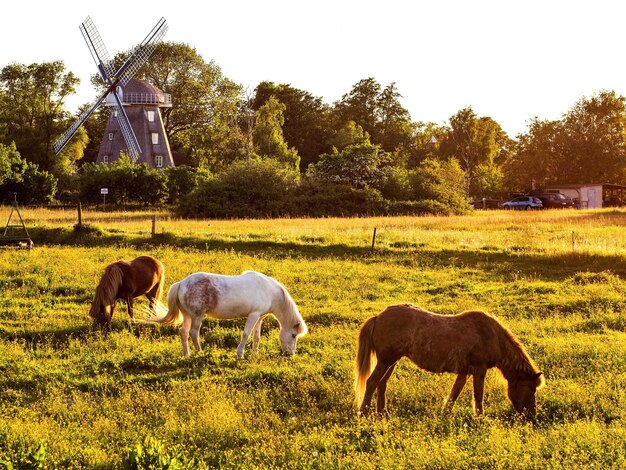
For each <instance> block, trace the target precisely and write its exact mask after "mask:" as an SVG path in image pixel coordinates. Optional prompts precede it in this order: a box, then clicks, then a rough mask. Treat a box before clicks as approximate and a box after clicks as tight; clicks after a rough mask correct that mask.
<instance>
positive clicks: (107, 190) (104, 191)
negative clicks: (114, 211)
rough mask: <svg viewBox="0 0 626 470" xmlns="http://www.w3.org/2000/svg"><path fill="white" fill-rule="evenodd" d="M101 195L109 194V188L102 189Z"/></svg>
mask: <svg viewBox="0 0 626 470" xmlns="http://www.w3.org/2000/svg"><path fill="white" fill-rule="evenodd" d="M100 194H109V188H100Z"/></svg>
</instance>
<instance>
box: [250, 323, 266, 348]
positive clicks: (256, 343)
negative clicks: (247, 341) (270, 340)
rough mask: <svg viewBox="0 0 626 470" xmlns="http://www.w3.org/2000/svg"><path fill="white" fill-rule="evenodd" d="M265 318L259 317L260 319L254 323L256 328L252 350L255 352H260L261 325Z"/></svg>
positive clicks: (253, 334) (253, 333)
mask: <svg viewBox="0 0 626 470" xmlns="http://www.w3.org/2000/svg"><path fill="white" fill-rule="evenodd" d="M263 318H265V317H261V318H259V321H258V322H256V325H254V330H253V332H252V352H253V353H254V354H256V353H258V352H259V341H261V325H262V324H263Z"/></svg>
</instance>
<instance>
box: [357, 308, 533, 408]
mask: <svg viewBox="0 0 626 470" xmlns="http://www.w3.org/2000/svg"><path fill="white" fill-rule="evenodd" d="M402 357H408V358H409V359H410V360H411V361H413V362H414V363H415V364H416V365H417V366H418V367H420V368H422V369H425V370H427V371H429V372H439V373H441V372H452V373H454V374H457V378H456V381H455V382H454V386H453V387H452V391H451V392H450V395H449V396H448V398H447V400H446V404H445V406H444V411H446V412H448V411H450V410H451V409H452V406H453V405H454V402H455V401H456V399H457V398H458V396H459V394H460V393H461V390H463V387H464V385H465V382H466V381H467V378H468V376H470V375H471V376H472V378H473V383H474V408H475V411H476V413H477V414H482V412H483V392H484V385H485V375H486V373H487V370H488V369H490V368H492V367H497V368H498V369H500V371H501V372H502V375H503V376H504V378H505V379H506V380H507V382H508V396H509V399H510V400H511V402H512V403H513V407H514V408H515V410H516V411H518V412H520V413H526V414H528V415H529V416H530V417H534V415H535V413H536V403H535V392H536V390H537V389H538V388H539V387H541V386H542V385H543V383H544V379H543V375H542V373H541V372H540V371H539V370H538V369H537V367H536V366H535V364H534V363H533V361H532V360H531V359H530V357H528V355H527V354H526V351H525V350H524V347H523V346H522V345H521V343H520V342H519V341H518V340H517V338H516V337H515V335H513V333H511V332H510V331H509V330H508V329H507V328H505V327H504V326H503V325H502V324H500V323H499V322H498V321H497V320H496V319H495V318H493V317H491V316H489V315H487V314H486V313H483V312H463V313H459V314H457V315H438V314H436V313H431V312H428V311H426V310H423V309H421V308H419V307H416V306H413V305H394V306H391V307H388V308H387V309H386V310H385V311H383V312H382V313H380V314H378V315H377V316H375V317H373V318H370V319H369V320H367V321H366V322H365V323H363V325H362V326H361V331H360V333H359V345H358V352H357V358H356V370H355V405H356V407H357V409H360V412H361V413H363V414H365V413H366V412H367V410H368V407H369V404H370V401H371V399H372V395H373V393H374V391H375V390H376V391H377V406H376V410H377V412H378V413H384V412H385V392H386V389H387V381H388V380H389V377H390V376H391V374H392V373H393V369H394V367H395V366H396V364H397V363H398V361H399V360H400V359H401V358H402Z"/></svg>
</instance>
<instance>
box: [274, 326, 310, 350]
mask: <svg viewBox="0 0 626 470" xmlns="http://www.w3.org/2000/svg"><path fill="white" fill-rule="evenodd" d="M306 332H307V327H306V325H305V323H304V320H300V321H298V322H297V323H295V324H293V325H281V328H280V333H279V337H280V349H282V350H283V352H284V353H285V354H287V355H288V356H293V355H294V354H295V353H296V346H297V344H298V338H299V337H300V336H304V335H305V334H306Z"/></svg>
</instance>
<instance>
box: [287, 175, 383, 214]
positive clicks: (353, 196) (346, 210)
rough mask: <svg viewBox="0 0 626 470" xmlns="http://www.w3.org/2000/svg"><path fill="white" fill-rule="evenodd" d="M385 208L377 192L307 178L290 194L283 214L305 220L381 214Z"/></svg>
mask: <svg viewBox="0 0 626 470" xmlns="http://www.w3.org/2000/svg"><path fill="white" fill-rule="evenodd" d="M387 206H388V202H387V201H386V200H385V199H383V197H382V195H381V194H380V192H379V191H377V190H376V189H372V188H365V189H356V188H353V187H351V186H348V185H346V184H335V183H330V182H324V181H315V180H309V179H307V180H305V181H303V182H302V183H301V184H300V185H298V186H297V187H296V188H293V190H292V191H291V192H290V194H289V200H288V204H287V205H286V206H285V211H286V212H287V213H288V214H289V215H292V216H308V217H323V216H351V215H380V214H384V213H386V212H387Z"/></svg>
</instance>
